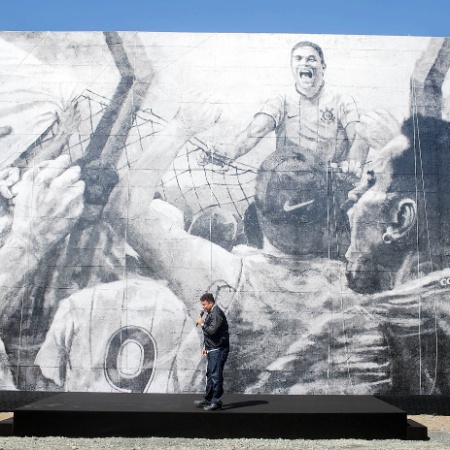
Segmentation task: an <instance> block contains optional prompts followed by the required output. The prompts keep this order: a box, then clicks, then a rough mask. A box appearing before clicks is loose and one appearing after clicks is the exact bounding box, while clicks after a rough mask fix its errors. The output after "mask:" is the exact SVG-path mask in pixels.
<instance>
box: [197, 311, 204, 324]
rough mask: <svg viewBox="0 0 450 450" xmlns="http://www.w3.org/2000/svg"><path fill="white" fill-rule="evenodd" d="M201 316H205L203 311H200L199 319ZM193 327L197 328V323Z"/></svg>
mask: <svg viewBox="0 0 450 450" xmlns="http://www.w3.org/2000/svg"><path fill="white" fill-rule="evenodd" d="M203 314H205V311H203V310H201V311H200V317H203ZM195 326H196V327H198V323H196V324H195Z"/></svg>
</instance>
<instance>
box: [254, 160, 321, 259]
mask: <svg viewBox="0 0 450 450" xmlns="http://www.w3.org/2000/svg"><path fill="white" fill-rule="evenodd" d="M255 197H256V198H255V205H256V211H257V216H258V222H259V225H260V227H261V231H262V234H263V235H264V237H265V238H266V239H267V240H268V241H269V242H270V243H271V244H272V245H273V246H275V247H276V248H277V249H279V250H281V251H282V252H284V253H286V254H289V255H311V254H313V253H321V252H323V251H324V249H326V245H327V183H326V173H325V172H324V171H323V170H318V169H316V168H314V167H312V166H311V165H309V164H307V163H306V162H305V158H304V157H303V155H301V154H296V155H280V154H276V153H274V154H272V155H270V156H269V157H268V158H266V160H265V161H264V162H263V164H262V165H261V168H260V170H259V172H258V176H257V179H256V196H255Z"/></svg>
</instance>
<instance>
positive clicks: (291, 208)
mask: <svg viewBox="0 0 450 450" xmlns="http://www.w3.org/2000/svg"><path fill="white" fill-rule="evenodd" d="M312 203H314V200H308V201H307V202H303V203H297V204H296V205H291V204H290V203H289V200H288V201H287V202H286V203H285V204H284V206H283V209H284V210H285V211H286V212H289V211H294V209H299V208H304V207H305V206H308V205H311V204H312Z"/></svg>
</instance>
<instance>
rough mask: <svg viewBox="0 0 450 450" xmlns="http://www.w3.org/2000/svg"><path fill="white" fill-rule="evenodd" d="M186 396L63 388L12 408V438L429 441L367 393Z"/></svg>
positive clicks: (399, 412) (397, 411)
mask: <svg viewBox="0 0 450 450" xmlns="http://www.w3.org/2000/svg"><path fill="white" fill-rule="evenodd" d="M199 398H201V396H198V395H191V394H106V393H66V394H58V395H55V396H52V397H49V398H45V399H42V400H39V401H37V402H34V403H31V404H29V405H26V406H22V407H20V408H18V409H16V410H15V411H14V435H16V436H67V437H109V436H122V437H150V436H160V437H185V438H211V439H217V438H284V439H340V438H355V439H427V429H426V427H423V426H421V425H419V424H414V423H411V421H410V423H408V421H407V417H406V413H405V412H404V411H402V410H400V409H398V408H396V407H395V406H392V405H389V404H388V403H385V402H383V401H381V400H379V399H377V398H375V397H372V396H344V395H318V396H287V395H227V396H226V397H225V403H224V405H223V408H222V410H218V411H209V412H206V411H203V410H202V409H201V408H195V407H194V406H193V401H194V400H195V399H199Z"/></svg>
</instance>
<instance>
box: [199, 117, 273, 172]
mask: <svg viewBox="0 0 450 450" xmlns="http://www.w3.org/2000/svg"><path fill="white" fill-rule="evenodd" d="M274 130H275V121H274V119H273V117H272V116H269V115H268V114H262V113H260V114H256V115H255V117H254V118H253V120H252V121H251V122H250V124H249V125H248V126H247V128H245V130H243V131H241V132H240V133H239V134H238V135H237V137H236V140H235V141H234V142H233V144H232V145H227V146H226V147H225V146H221V147H220V148H217V149H214V152H210V153H208V154H206V155H205V156H204V157H203V158H202V160H201V161H200V164H201V165H206V164H208V163H215V164H219V165H221V164H222V163H224V162H227V161H228V160H230V161H234V160H235V159H237V158H240V157H241V156H244V155H246V154H247V153H248V152H249V151H250V150H252V149H253V148H254V147H256V146H257V145H258V144H259V142H260V141H261V139H262V138H263V137H264V136H266V135H267V134H268V133H270V132H271V131H274Z"/></svg>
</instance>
